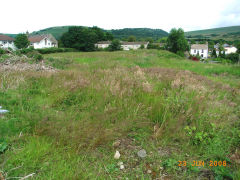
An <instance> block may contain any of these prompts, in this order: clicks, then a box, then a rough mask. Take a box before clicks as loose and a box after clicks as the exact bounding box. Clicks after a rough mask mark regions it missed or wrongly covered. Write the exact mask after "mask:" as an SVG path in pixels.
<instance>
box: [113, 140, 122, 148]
mask: <svg viewBox="0 0 240 180" xmlns="http://www.w3.org/2000/svg"><path fill="white" fill-rule="evenodd" d="M120 144H121V141H120V140H117V141H115V142H114V143H113V147H115V148H116V147H118V146H120Z"/></svg>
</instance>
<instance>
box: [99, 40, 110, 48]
mask: <svg viewBox="0 0 240 180" xmlns="http://www.w3.org/2000/svg"><path fill="white" fill-rule="evenodd" d="M110 44H111V41H100V42H98V43H96V44H95V47H97V48H103V49H104V48H108V46H109V45H110Z"/></svg>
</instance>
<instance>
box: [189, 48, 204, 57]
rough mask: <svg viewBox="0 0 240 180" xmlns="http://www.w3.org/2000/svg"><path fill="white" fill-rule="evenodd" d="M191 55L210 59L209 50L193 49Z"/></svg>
mask: <svg viewBox="0 0 240 180" xmlns="http://www.w3.org/2000/svg"><path fill="white" fill-rule="evenodd" d="M202 50H203V51H202ZM190 54H191V55H194V56H196V55H197V54H199V56H201V57H202V58H203V59H207V58H208V49H191V51H190Z"/></svg>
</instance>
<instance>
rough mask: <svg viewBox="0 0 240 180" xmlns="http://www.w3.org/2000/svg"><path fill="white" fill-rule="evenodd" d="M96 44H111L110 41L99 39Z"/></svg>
mask: <svg viewBox="0 0 240 180" xmlns="http://www.w3.org/2000/svg"><path fill="white" fill-rule="evenodd" d="M97 44H111V41H99V42H97Z"/></svg>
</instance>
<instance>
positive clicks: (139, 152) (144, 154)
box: [137, 149, 147, 158]
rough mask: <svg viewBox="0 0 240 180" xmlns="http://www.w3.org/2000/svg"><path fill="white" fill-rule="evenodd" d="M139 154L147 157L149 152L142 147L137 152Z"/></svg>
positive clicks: (141, 156)
mask: <svg viewBox="0 0 240 180" xmlns="http://www.w3.org/2000/svg"><path fill="white" fill-rule="evenodd" d="M137 155H138V157H140V158H145V157H146V156H147V152H146V150H145V149H141V150H140V151H138V152H137Z"/></svg>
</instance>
